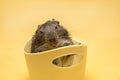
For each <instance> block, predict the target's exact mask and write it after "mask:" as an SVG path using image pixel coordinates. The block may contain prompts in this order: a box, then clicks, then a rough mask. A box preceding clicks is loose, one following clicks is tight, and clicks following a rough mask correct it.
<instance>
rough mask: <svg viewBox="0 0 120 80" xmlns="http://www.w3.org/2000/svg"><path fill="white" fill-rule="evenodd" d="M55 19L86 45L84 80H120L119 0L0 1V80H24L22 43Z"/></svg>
mask: <svg viewBox="0 0 120 80" xmlns="http://www.w3.org/2000/svg"><path fill="white" fill-rule="evenodd" d="M52 18H55V19H56V20H59V21H60V22H61V24H62V25H63V26H65V27H66V28H67V29H68V30H69V31H70V33H71V36H72V37H73V38H75V39H78V40H81V41H83V42H85V43H87V45H88V54H87V67H86V75H85V80H120V1H119V0H97V1H94V0H51V1H50V0H0V80H28V79H29V77H28V72H27V67H26V63H25V58H24V53H23V44H24V43H25V42H26V40H28V39H29V38H30V37H31V36H32V35H33V34H34V32H35V30H36V28H37V25H38V24H42V23H44V22H45V21H46V20H49V19H52Z"/></svg>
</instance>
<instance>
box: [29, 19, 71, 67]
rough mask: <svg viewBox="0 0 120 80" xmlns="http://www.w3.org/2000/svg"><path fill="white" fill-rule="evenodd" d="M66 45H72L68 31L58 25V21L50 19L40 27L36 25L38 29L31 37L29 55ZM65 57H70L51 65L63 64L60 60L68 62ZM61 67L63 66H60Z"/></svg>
mask: <svg viewBox="0 0 120 80" xmlns="http://www.w3.org/2000/svg"><path fill="white" fill-rule="evenodd" d="M68 45H73V42H72V39H71V37H70V36H69V33H68V31H67V30H66V29H65V28H64V27H63V26H62V25H60V23H59V21H56V20H55V19H52V20H48V21H47V22H45V23H44V24H42V25H38V29H37V30H36V32H35V35H33V37H32V44H31V53H37V52H42V51H46V50H50V49H54V48H58V47H62V46H68ZM67 57H68V58H69V57H70V56H69V55H68V56H64V57H61V58H60V59H56V60H55V61H54V62H53V63H54V64H56V65H58V64H60V62H62V63H63V61H62V60H63V59H66V60H68V59H67ZM58 62H59V63H58ZM64 63H65V61H64ZM69 65H70V64H69ZM61 66H64V65H63V64H62V65H61Z"/></svg>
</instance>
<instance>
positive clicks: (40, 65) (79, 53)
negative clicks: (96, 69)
mask: <svg viewBox="0 0 120 80" xmlns="http://www.w3.org/2000/svg"><path fill="white" fill-rule="evenodd" d="M74 43H75V45H71V46H66V47H61V48H56V49H52V50H48V51H44V52H39V53H34V54H31V53H30V51H31V40H29V41H28V42H27V43H26V44H25V46H24V53H25V59H26V64H27V67H28V71H29V75H30V79H31V80H83V78H84V73H85V64H86V52H87V47H86V45H85V44H84V43H82V44H81V45H78V44H77V43H79V42H78V41H75V40H74ZM69 54H76V56H75V59H74V64H73V66H70V67H59V66H56V65H54V64H53V63H52V61H53V60H54V59H56V58H58V57H61V56H65V55H69Z"/></svg>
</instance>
